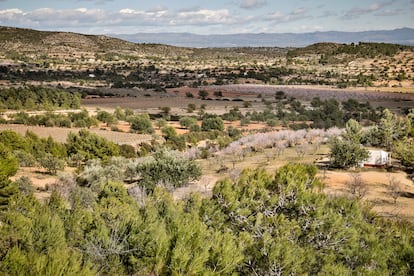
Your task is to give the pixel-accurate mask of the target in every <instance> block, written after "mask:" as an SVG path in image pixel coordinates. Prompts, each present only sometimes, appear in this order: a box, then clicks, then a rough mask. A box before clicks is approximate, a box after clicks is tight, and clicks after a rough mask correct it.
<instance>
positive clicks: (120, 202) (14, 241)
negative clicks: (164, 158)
mask: <svg viewBox="0 0 414 276" xmlns="http://www.w3.org/2000/svg"><path fill="white" fill-rule="evenodd" d="M315 174H316V169H315V167H313V166H311V165H298V164H288V165H286V166H284V167H282V168H280V169H278V170H277V171H276V172H275V174H269V173H267V172H265V171H264V170H260V169H257V170H246V171H244V172H243V173H242V174H241V175H240V177H239V178H238V180H236V181H235V182H233V181H232V180H230V179H225V180H222V181H219V182H218V183H217V184H216V186H215V188H214V190H213V194H212V197H211V198H204V199H203V198H201V197H200V196H199V195H197V194H192V195H189V196H188V197H187V198H185V199H183V200H178V201H174V200H173V199H172V197H171V195H170V194H169V193H168V192H167V190H165V188H163V187H162V186H157V187H156V188H155V189H154V190H153V192H152V193H150V194H148V195H146V196H145V200H142V198H139V196H137V194H136V193H134V192H133V190H130V191H129V192H128V190H127V189H126V188H125V186H124V185H123V184H122V183H120V182H118V181H112V180H107V181H104V182H101V184H100V186H99V188H98V189H97V190H94V191H92V190H91V189H90V188H88V187H81V186H79V185H77V184H76V183H73V180H70V179H66V180H65V181H63V180H61V183H60V184H59V185H60V186H57V188H56V190H55V191H54V192H53V193H52V195H51V197H50V198H49V199H47V200H46V202H44V203H40V202H39V201H38V200H37V199H35V198H34V196H33V195H26V196H24V195H22V193H21V192H20V191H19V190H18V189H17V187H16V184H15V183H13V182H11V181H8V180H4V179H3V180H2V181H0V183H1V185H0V202H1V203H2V204H3V205H2V208H1V210H0V221H1V223H0V272H1V273H2V274H6V275H27V274H29V275H33V274H34V275H58V274H59V275H62V274H64V275H67V274H69V275H74V274H76V275H95V274H117V275H131V274H141V275H143V274H144V275H148V274H156V275H170V274H174V275H202V274H208V275H234V274H242V275H251V274H256V275H285V274H325V275H345V274H373V275H412V274H413V273H414V261H413V260H414V238H413V237H414V235H413V231H412V229H411V228H410V227H409V225H406V224H404V223H396V222H391V221H385V220H383V219H380V218H378V217H376V215H375V214H374V213H373V212H371V210H370V208H369V207H368V206H367V205H365V204H364V203H363V202H361V201H355V200H350V199H346V198H343V197H328V196H327V195H325V194H323V193H321V192H317V190H318V189H317V187H318V186H319V185H321V183H320V182H319V180H318V179H317V178H316V177H315ZM59 187H60V188H59ZM138 195H139V194H138Z"/></svg>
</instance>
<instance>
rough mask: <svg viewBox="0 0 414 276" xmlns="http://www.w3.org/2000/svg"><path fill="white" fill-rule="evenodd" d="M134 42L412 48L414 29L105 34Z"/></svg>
mask: <svg viewBox="0 0 414 276" xmlns="http://www.w3.org/2000/svg"><path fill="white" fill-rule="evenodd" d="M108 35H109V36H112V37H116V38H120V39H124V40H127V41H130V42H134V43H156V44H167V45H173V46H179V47H196V48H208V47H213V48H215V47H217V48H221V47H304V46H308V45H311V44H314V43H319V42H334V43H357V42H383V43H395V44H401V45H414V29H412V28H406V27H404V28H398V29H394V30H372V31H360V32H342V31H324V32H320V31H318V32H310V33H239V34H208V35H202V34H194V33H188V32H184V33H171V32H161V33H135V34H108Z"/></svg>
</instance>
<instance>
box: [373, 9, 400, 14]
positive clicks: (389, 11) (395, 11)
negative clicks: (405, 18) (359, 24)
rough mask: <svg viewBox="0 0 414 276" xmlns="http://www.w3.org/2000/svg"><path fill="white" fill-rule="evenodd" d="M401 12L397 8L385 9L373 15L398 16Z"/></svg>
mask: <svg viewBox="0 0 414 276" xmlns="http://www.w3.org/2000/svg"><path fill="white" fill-rule="evenodd" d="M401 13H403V10H401V9H397V10H385V11H382V12H379V13H376V14H375V16H398V15H400V14H401Z"/></svg>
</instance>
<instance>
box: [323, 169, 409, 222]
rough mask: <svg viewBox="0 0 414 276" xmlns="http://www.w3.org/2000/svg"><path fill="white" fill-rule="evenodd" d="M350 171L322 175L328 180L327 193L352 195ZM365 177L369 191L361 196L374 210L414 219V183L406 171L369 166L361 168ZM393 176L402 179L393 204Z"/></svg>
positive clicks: (385, 215)
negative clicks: (349, 182) (390, 170)
mask: <svg viewBox="0 0 414 276" xmlns="http://www.w3.org/2000/svg"><path fill="white" fill-rule="evenodd" d="M351 173H352V172H349V171H327V172H326V177H324V176H323V172H321V173H320V177H321V178H322V180H323V182H324V183H325V185H326V186H325V189H324V191H325V193H327V194H328V195H345V196H350V197H352V194H351V193H350V191H349V189H348V188H347V182H348V181H350V179H351V176H350V175H351ZM360 175H361V177H362V181H364V182H365V184H366V189H367V193H366V195H365V197H363V199H362V200H366V201H368V202H370V203H371V204H372V206H373V210H374V211H376V212H377V213H378V214H380V215H381V216H384V217H389V218H398V219H406V220H408V221H411V222H414V183H413V181H412V180H410V179H409V178H408V175H407V174H406V173H405V172H402V171H397V172H391V173H390V172H386V171H382V170H379V169H370V170H367V171H362V172H360ZM390 179H393V180H394V181H397V182H398V183H399V188H400V189H401V190H400V194H399V196H398V198H397V201H396V204H394V198H393V197H392V194H391V190H390Z"/></svg>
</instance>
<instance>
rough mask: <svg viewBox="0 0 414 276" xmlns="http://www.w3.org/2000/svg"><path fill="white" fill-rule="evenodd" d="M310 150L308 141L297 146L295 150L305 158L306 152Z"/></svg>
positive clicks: (299, 155) (300, 156)
mask: <svg viewBox="0 0 414 276" xmlns="http://www.w3.org/2000/svg"><path fill="white" fill-rule="evenodd" d="M308 150H309V144H308V143H302V144H299V145H297V146H296V147H295V151H296V153H297V154H298V157H299V158H301V159H302V158H303V157H304V156H305V154H306V153H308Z"/></svg>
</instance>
